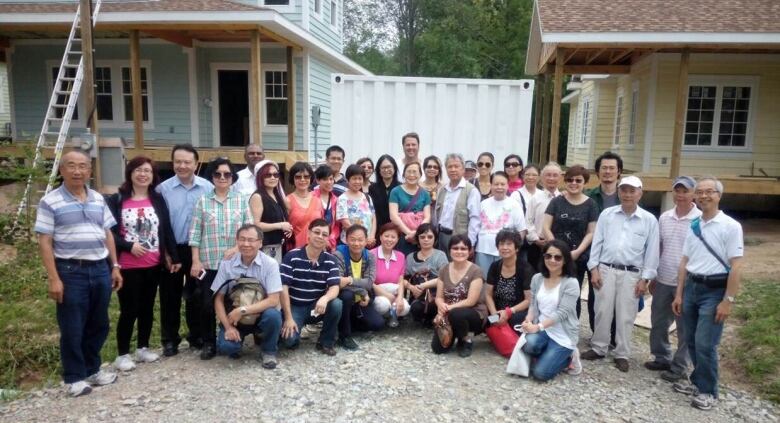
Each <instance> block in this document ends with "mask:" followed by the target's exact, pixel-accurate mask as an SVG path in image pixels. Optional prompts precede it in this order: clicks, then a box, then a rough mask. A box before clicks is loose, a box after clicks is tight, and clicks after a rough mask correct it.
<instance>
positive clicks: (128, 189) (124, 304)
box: [106, 156, 181, 372]
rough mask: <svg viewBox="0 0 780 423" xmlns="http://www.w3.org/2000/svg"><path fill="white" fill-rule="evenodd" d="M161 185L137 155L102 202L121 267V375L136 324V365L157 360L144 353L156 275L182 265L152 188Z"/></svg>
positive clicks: (128, 365)
mask: <svg viewBox="0 0 780 423" xmlns="http://www.w3.org/2000/svg"><path fill="white" fill-rule="evenodd" d="M159 182H160V179H159V176H158V175H157V169H156V166H155V164H154V162H153V161H152V159H150V158H148V157H145V156H138V157H136V158H134V159H133V160H130V161H129V162H128V163H127V166H126V167H125V181H124V183H123V184H122V186H120V187H119V193H117V194H114V195H111V196H109V197H108V199H107V200H106V203H107V204H108V207H109V209H111V213H112V214H113V215H114V219H115V220H116V222H117V224H116V225H115V226H114V227H113V228H111V231H112V232H113V235H114V243H115V244H116V250H117V253H118V254H119V264H120V265H121V266H122V279H123V280H124V283H123V284H122V288H121V289H120V290H119V291H117V297H118V298H119V321H118V322H117V327H116V343H117V353H118V354H117V358H116V360H115V361H114V367H116V368H117V369H119V370H121V371H123V372H126V371H130V370H133V369H135V362H134V360H133V357H131V356H130V338H132V336H133V325H135V322H136V320H138V338H137V344H136V350H135V360H136V361H139V362H142V363H151V362H153V361H157V360H158V359H159V358H160V356H159V355H157V354H156V353H154V352H152V351H150V350H149V336H150V335H151V333H152V324H153V322H154V300H155V296H156V295H157V284H158V281H159V280H160V276H161V271H162V269H161V266H160V265H161V264H162V263H163V260H165V263H166V267H168V268H171V269H176V270H178V267H179V266H181V264H180V261H179V255H178V252H177V250H176V239H175V238H174V235H173V229H172V228H171V222H170V215H169V214H168V206H167V205H166V203H165V200H164V199H163V198H162V196H161V195H160V194H158V193H157V192H156V191H155V190H154V188H155V187H156V186H157V184H158V183H159Z"/></svg>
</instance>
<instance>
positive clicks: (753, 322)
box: [736, 280, 780, 403]
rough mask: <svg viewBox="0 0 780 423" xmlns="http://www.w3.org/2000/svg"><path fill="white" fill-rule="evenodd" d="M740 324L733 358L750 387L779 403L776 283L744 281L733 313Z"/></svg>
mask: <svg viewBox="0 0 780 423" xmlns="http://www.w3.org/2000/svg"><path fill="white" fill-rule="evenodd" d="M736 317H737V318H740V319H742V320H744V325H743V326H742V327H741V328H739V330H738V332H737V334H738V337H739V343H738V345H737V346H736V357H737V359H738V360H739V362H740V363H741V364H742V366H743V368H744V370H745V373H746V374H747V377H748V379H749V380H750V382H751V383H753V384H755V386H756V387H757V388H758V390H759V391H760V392H761V393H762V394H764V395H765V396H766V397H767V398H768V399H770V400H772V401H774V402H776V403H780V281H770V280H762V281H748V282H747V283H745V286H744V289H743V292H742V294H741V295H740V297H739V303H738V306H737V309H736Z"/></svg>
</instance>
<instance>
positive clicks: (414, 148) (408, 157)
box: [398, 132, 422, 169]
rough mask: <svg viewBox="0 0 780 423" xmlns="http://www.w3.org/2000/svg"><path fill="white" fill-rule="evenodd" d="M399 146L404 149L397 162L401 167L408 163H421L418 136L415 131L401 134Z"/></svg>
mask: <svg viewBox="0 0 780 423" xmlns="http://www.w3.org/2000/svg"><path fill="white" fill-rule="evenodd" d="M401 146H402V147H403V149H404V158H403V159H401V160H400V161H399V162H398V163H399V167H400V168H401V169H403V168H404V166H406V165H408V164H409V163H414V162H417V163H420V164H422V160H420V136H419V135H417V133H416V132H409V133H408V134H405V135H404V136H402V137H401Z"/></svg>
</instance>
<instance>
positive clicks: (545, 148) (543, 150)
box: [539, 74, 552, 166]
mask: <svg viewBox="0 0 780 423" xmlns="http://www.w3.org/2000/svg"><path fill="white" fill-rule="evenodd" d="M542 103H543V104H542V145H541V147H540V148H539V164H541V165H542V166H544V163H545V162H547V161H548V160H549V159H550V156H549V152H550V103H552V90H551V89H550V75H547V74H545V75H544V99H543V102H542Z"/></svg>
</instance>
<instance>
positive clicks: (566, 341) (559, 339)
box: [536, 283, 574, 349]
mask: <svg viewBox="0 0 780 423" xmlns="http://www.w3.org/2000/svg"><path fill="white" fill-rule="evenodd" d="M560 289H561V284H558V285H557V286H556V287H555V288H553V289H552V290H548V289H547V288H545V286H544V283H542V286H540V287H539V291H538V293H537V294H536V295H537V297H536V301H537V303H538V304H539V322H543V321H545V320H547V319H551V318H552V316H553V315H555V312H556V311H558V301H559V300H560V292H559V291H560ZM544 330H545V331H546V332H547V336H549V337H550V339H552V340H553V341H555V343H557V344H558V345H560V346H562V347H564V348H569V349H574V345H572V343H571V339H570V338H569V336H568V335H566V331H564V330H563V326H561V325H560V324H559V323H556V324H554V325H552V326H550V327H548V328H545V329H544Z"/></svg>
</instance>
